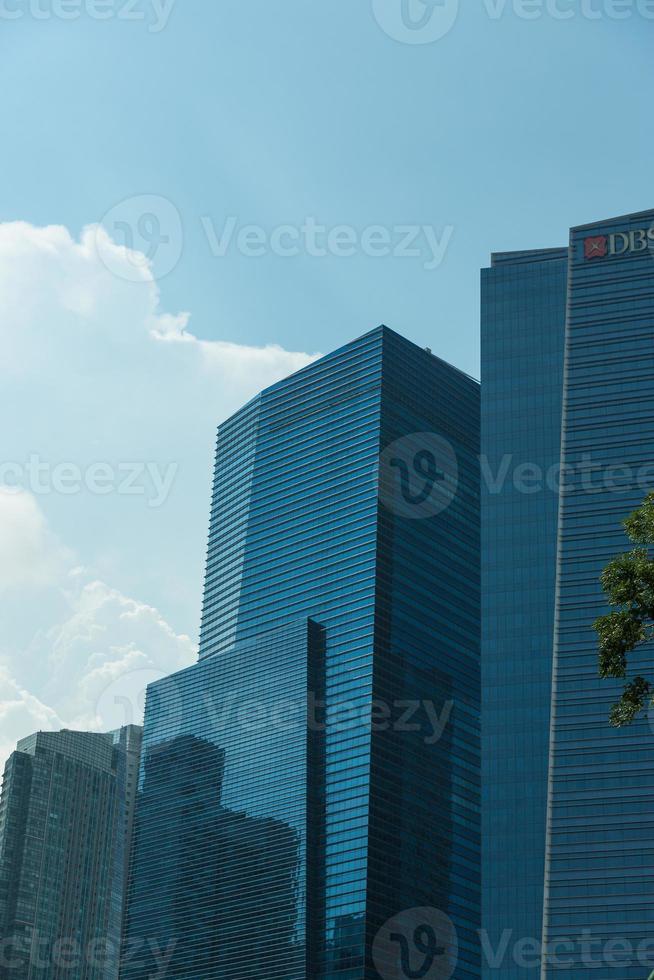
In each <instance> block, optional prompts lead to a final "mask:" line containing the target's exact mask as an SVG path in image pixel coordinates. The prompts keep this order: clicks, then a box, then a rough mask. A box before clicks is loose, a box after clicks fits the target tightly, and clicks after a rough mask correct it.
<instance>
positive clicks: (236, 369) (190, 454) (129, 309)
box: [0, 222, 314, 762]
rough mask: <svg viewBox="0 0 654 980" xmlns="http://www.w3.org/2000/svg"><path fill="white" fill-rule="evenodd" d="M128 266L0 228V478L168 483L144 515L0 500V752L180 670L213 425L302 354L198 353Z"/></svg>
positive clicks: (195, 606)
mask: <svg viewBox="0 0 654 980" xmlns="http://www.w3.org/2000/svg"><path fill="white" fill-rule="evenodd" d="M136 258H138V259H139V261H138V262H137V263H136V264H137V267H138V269H139V276H138V277H135V275H134V259H135V256H134V254H132V253H129V252H128V250H127V249H124V248H121V247H119V246H118V245H116V244H115V243H114V242H112V241H111V239H110V238H109V237H108V235H107V233H106V231H104V230H103V229H102V228H98V227H97V226H92V227H88V228H86V229H85V230H84V231H83V232H82V234H81V236H80V238H79V239H76V238H75V237H73V235H71V233H70V232H69V231H68V229H66V228H64V227H60V226H48V227H41V228H37V227H34V226H33V225H30V224H28V223H26V222H13V223H5V224H0V345H1V349H2V357H1V358H0V411H1V412H2V417H3V418H5V419H9V418H11V419H12V424H11V425H8V426H5V427H4V430H3V437H2V444H1V446H0V464H2V463H9V464H11V465H12V466H14V472H15V471H16V470H17V471H18V472H21V471H22V472H26V466H25V464H26V462H27V461H28V460H29V458H30V457H31V456H32V455H34V454H36V455H38V456H39V458H42V459H45V460H47V462H48V464H49V465H50V467H51V468H53V467H55V466H57V465H58V464H60V463H66V464H67V463H72V464H75V465H76V466H78V467H80V468H81V469H82V470H85V468H86V467H89V466H91V465H94V464H96V463H103V462H108V463H111V464H113V465H114V467H119V465H120V463H122V462H127V463H131V462H137V461H142V462H147V461H157V462H158V463H159V464H160V466H161V467H166V466H169V465H171V464H174V466H175V468H176V469H175V472H176V473H177V476H176V479H175V482H174V486H173V490H172V492H171V493H170V494H169V495H168V496H167V497H166V500H165V504H163V505H162V506H161V507H159V508H158V509H148V506H147V501H146V500H145V498H144V497H139V496H132V495H129V494H127V493H124V494H123V493H121V492H118V491H117V490H115V489H114V491H112V493H111V494H109V495H108V496H98V495H95V496H94V495H92V494H91V493H89V492H88V490H87V489H84V488H82V490H81V491H80V492H76V493H74V494H72V495H70V496H67V495H65V494H63V493H61V492H52V491H51V490H50V491H47V492H44V493H43V494H41V492H40V491H37V490H36V489H35V488H34V487H33V486H32V487H31V489H32V490H33V491H34V492H35V493H37V496H36V497H35V496H34V495H33V494H32V493H27V492H18V493H15V492H13V493H10V492H8V490H7V488H2V487H1V486H0V619H1V621H2V622H3V630H2V634H1V635H0V669H2V676H1V677H0V720H2V722H3V724H2V742H1V743H0V755H2V753H5V754H6V751H7V746H10V747H13V743H14V742H15V740H16V739H17V738H18V737H20V736H22V735H27V734H29V733H30V732H31V731H33V730H35V729H36V728H38V727H50V726H52V727H58V726H59V725H61V724H65V725H73V726H78V727H82V726H86V727H95V728H98V729H100V728H108V727H113V726H115V725H117V724H122V723H125V722H126V721H130V720H136V719H137V717H138V714H139V712H140V710H141V702H142V693H143V690H144V688H145V686H146V684H147V683H148V682H149V681H151V680H154V679H156V678H157V677H160V676H163V675H164V674H167V673H170V672H171V671H175V670H178V669H179V668H180V667H183V666H186V665H187V664H189V663H191V662H193V659H194V657H195V643H194V641H193V639H191V638H190V637H192V636H194V635H195V633H196V630H197V617H198V613H199V609H200V602H201V576H202V563H203V555H204V550H205V546H206V528H207V519H208V509H209V500H210V472H211V455H212V447H213V443H214V438H215V435H214V433H215V426H216V424H217V423H218V422H219V421H220V420H221V419H222V418H225V417H227V416H228V415H230V414H231V413H232V412H233V411H235V410H236V409H237V408H238V407H239V406H240V405H241V404H243V403H245V402H246V401H248V400H249V399H250V398H251V397H252V396H253V395H254V394H255V393H256V392H257V391H258V390H260V389H261V388H263V387H265V386H267V385H269V384H272V383H274V382H275V381H277V380H279V379H280V378H282V377H284V376H286V375H287V374H289V373H292V372H293V371H296V370H298V369H299V368H301V367H303V366H304V365H306V364H308V363H309V362H310V361H311V360H312V359H313V357H314V355H312V354H309V353H303V352H293V351H287V350H284V349H283V348H282V347H280V346H278V345H276V344H273V343H271V344H265V345H262V346H260V347H256V346H251V345H244V344H239V343H237V342H236V341H237V339H238V338H234V337H230V336H229V332H228V331H227V332H226V334H227V336H226V339H221V340H204V339H200V336H199V334H200V331H199V330H198V329H195V330H194V332H191V329H190V324H191V320H190V316H189V314H188V313H183V312H182V313H176V312H170V311H166V310H163V309H162V308H161V294H160V290H159V286H158V284H157V282H156V281H155V279H154V278H153V274H152V268H151V266H150V264H149V263H148V262H147V261H145V260H144V257H143V256H136ZM135 278H136V279H138V280H139V281H134V279H135ZM218 285H219V284H218ZM217 320H218V322H220V311H219V309H218V311H217ZM223 334H225V331H223ZM5 479H6V478H5ZM1 483H2V471H0V484H1ZM133 596H138V597H142V599H143V600H146V601H140V599H135V598H132V597H133ZM180 622H181V623H182V624H183V625H182V626H181V628H180V627H179V626H177V627H174V626H173V625H171V624H173V623H180ZM1 761H2V760H1V759H0V762H1Z"/></svg>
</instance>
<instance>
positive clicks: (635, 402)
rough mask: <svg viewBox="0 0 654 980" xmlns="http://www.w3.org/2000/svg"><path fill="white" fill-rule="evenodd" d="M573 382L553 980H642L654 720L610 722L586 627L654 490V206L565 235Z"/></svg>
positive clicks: (560, 590) (560, 614)
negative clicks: (626, 523) (629, 528)
mask: <svg viewBox="0 0 654 980" xmlns="http://www.w3.org/2000/svg"><path fill="white" fill-rule="evenodd" d="M565 377H566V384H565V395H564V410H563V435H562V464H563V474H564V476H563V492H562V494H561V512H560V521H559V549H558V554H559V560H558V587H557V602H556V626H555V643H554V684H553V696H552V715H553V717H552V742H551V762H550V789H549V815H548V834H547V872H546V883H545V884H546V891H545V919H544V923H545V941H546V943H548V944H552V950H551V952H552V955H551V957H550V961H549V962H548V963H547V964H546V967H545V969H544V977H547V978H548V980H549V978H551V977H555V976H556V977H557V978H560V980H580V978H583V977H594V978H596V980H605V978H608V977H616V976H619V977H620V980H641V978H642V977H644V976H647V975H648V971H649V970H652V969H654V943H653V941H652V940H653V937H654V875H653V873H652V847H653V846H654V788H653V787H654V737H653V734H652V729H651V727H650V724H649V723H648V720H647V719H642V718H641V719H640V720H639V721H637V722H636V723H635V724H634V725H633V726H632V727H629V728H626V729H621V730H617V731H616V730H615V729H611V728H609V725H608V715H609V709H610V706H611V704H612V703H613V702H614V701H615V700H617V696H618V695H619V693H620V692H621V689H622V685H621V683H620V682H610V681H605V680H602V681H601V680H599V679H598V677H597V637H596V636H595V634H594V632H593V630H592V628H591V627H592V623H593V621H594V620H595V619H596V617H597V616H598V615H600V614H602V613H604V612H606V600H605V598H604V597H603V595H602V591H601V588H600V584H599V576H600V573H601V571H602V568H603V567H604V566H605V564H606V563H607V561H608V560H609V559H611V558H612V557H614V556H615V555H616V554H618V553H620V552H621V551H626V550H629V548H630V545H629V542H628V541H627V540H626V538H625V535H624V531H623V529H622V527H621V522H622V520H623V519H624V518H625V517H626V516H627V515H628V514H629V513H630V512H631V511H632V510H633V509H634V508H635V507H636V506H638V504H640V503H641V502H642V500H643V497H644V496H645V494H646V493H647V492H648V491H649V490H651V489H653V488H654V465H653V463H654V460H653V455H652V453H653V448H654V382H653V380H652V379H653V377H654V211H649V212H644V213H640V214H634V215H630V216H627V217H622V218H616V219H613V220H610V221H602V222H599V223H596V224H593V225H589V226H585V227H580V228H574V229H573V230H572V233H571V238H570V280H569V299H568V322H567V333H566V349H565ZM652 655H653V650H652V646H651V645H648V646H647V647H644V648H642V649H641V650H640V651H638V652H637V653H636V654H635V655H634V656H632V658H631V668H632V670H633V675H634V676H635V675H636V673H639V672H640V673H645V675H646V676H649V675H651V665H652ZM554 944H556V949H555V948H554ZM612 944H613V945H612ZM639 948H640V952H639Z"/></svg>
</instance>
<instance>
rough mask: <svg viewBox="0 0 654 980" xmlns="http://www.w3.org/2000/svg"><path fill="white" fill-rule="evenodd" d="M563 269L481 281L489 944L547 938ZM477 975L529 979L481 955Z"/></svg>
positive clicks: (526, 269)
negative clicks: (545, 882)
mask: <svg viewBox="0 0 654 980" xmlns="http://www.w3.org/2000/svg"><path fill="white" fill-rule="evenodd" d="M567 268H568V253H567V249H546V250H542V251H529V252H510V253H503V254H497V255H494V256H493V260H492V266H491V268H490V269H486V270H484V271H483V273H482V304H481V309H482V319H481V342H482V693H483V696H482V760H483V764H482V798H483V807H482V813H483V820H482V841H483V846H482V883H483V890H482V894H483V897H482V924H483V927H484V930H485V933H487V943H488V944H489V946H488V947H487V948H488V949H491V948H492V949H493V950H500V949H501V943H502V937H503V936H505V935H507V932H508V933H509V934H510V937H511V938H510V948H512V946H513V944H515V943H516V942H519V941H520V940H521V939H527V938H530V937H532V938H535V939H538V940H540V937H541V931H542V919H543V875H544V870H545V824H546V811H547V773H548V760H549V735H550V696H551V689H552V636H553V629H554V592H555V581H556V533H557V518H558V505H559V501H558V493H557V492H556V483H555V480H554V478H558V474H556V473H555V472H554V468H555V467H556V466H557V465H558V463H559V456H560V449H561V410H562V394H563V344H564V334H565V309H566V290H567ZM534 468H536V469H534ZM533 473H536V474H537V476H536V480H534V479H533V475H532V474H533ZM538 474H540V475H538ZM529 477H531V481H530V480H529ZM548 477H549V478H548ZM532 972H533V971H532ZM482 973H483V976H484V977H488V978H491V977H493V978H497V977H500V976H501V977H502V980H511V978H513V977H525V976H527V975H528V973H529V971H527V970H526V969H525V967H524V965H521V964H520V963H516V962H515V961H514V959H513V958H512V956H510V955H508V956H504V957H503V958H502V963H501V969H498V968H497V967H496V966H495V965H494V961H493V958H492V956H489V955H487V954H486V953H485V954H484V960H483V971H482Z"/></svg>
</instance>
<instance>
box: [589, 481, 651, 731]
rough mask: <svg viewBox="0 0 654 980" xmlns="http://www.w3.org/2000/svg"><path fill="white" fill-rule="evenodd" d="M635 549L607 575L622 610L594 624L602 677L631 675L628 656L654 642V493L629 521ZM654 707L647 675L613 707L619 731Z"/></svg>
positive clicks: (613, 600)
mask: <svg viewBox="0 0 654 980" xmlns="http://www.w3.org/2000/svg"><path fill="white" fill-rule="evenodd" d="M624 528H625V530H626V532H627V535H628V536H629V538H630V539H631V541H633V543H634V544H637V545H639V547H638V548H635V549H634V550H633V551H629V552H627V553H626V554H623V555H618V557H617V558H614V559H613V561H611V562H609V564H608V565H607V566H606V568H605V569H604V571H603V572H602V578H601V582H602V587H603V589H604V592H605V593H606V595H607V598H608V600H609V603H610V605H611V606H615V607H617V608H616V609H614V610H613V611H612V612H610V613H608V615H606V616H600V617H599V619H597V620H596V621H595V623H594V628H595V630H596V631H597V635H598V637H599V672H600V677H602V678H605V677H618V678H625V677H626V676H627V667H628V662H627V657H628V654H630V653H631V652H632V651H633V650H635V649H636V647H638V646H640V645H641V644H642V643H646V642H647V641H648V640H651V639H653V638H654V559H652V558H650V555H649V552H648V546H651V545H654V492H652V493H650V494H648V495H647V497H646V498H645V500H644V502H643V503H642V504H641V506H640V507H639V508H638V509H637V510H635V511H634V512H633V514H630V516H629V517H628V518H627V519H626V520H625V521H624ZM651 703H654V684H653V683H652V682H650V681H648V680H646V679H645V678H644V677H636V678H634V680H632V681H630V682H629V683H628V684H627V685H626V687H625V689H624V692H623V694H622V697H621V698H620V700H619V701H618V703H617V704H614V705H613V708H612V709H611V715H610V721H611V725H613V727H614V728H622V727H623V726H624V725H630V724H631V723H632V721H634V719H635V718H637V717H638V715H639V714H640V713H641V712H642V711H644V710H645V709H646V708H647V707H648V705H649V704H651Z"/></svg>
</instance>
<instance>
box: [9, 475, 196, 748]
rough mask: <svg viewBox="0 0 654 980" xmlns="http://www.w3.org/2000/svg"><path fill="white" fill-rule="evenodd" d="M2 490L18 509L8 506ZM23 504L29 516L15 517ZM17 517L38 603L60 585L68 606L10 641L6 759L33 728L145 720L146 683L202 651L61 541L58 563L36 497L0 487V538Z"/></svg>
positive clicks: (102, 726) (19, 547)
mask: <svg viewBox="0 0 654 980" xmlns="http://www.w3.org/2000/svg"><path fill="white" fill-rule="evenodd" d="M4 498H7V499H6V501H5V503H6V502H10V503H11V504H12V505H13V504H15V503H16V502H19V504H20V507H19V508H16V507H12V506H4V507H3V506H1V504H2V501H3V500H4ZM16 512H18V513H19V514H20V516H21V518H23V519H21V520H20V521H19V522H18V523H16V522H15V521H14V518H15V516H16ZM25 515H27V519H25ZM12 522H13V524H12ZM10 525H11V526H12V528H13V532H15V535H14V537H13V539H12V544H13V547H14V549H15V552H16V554H18V555H21V554H24V555H28V557H29V561H30V563H31V566H32V571H33V575H32V576H28V575H27V574H26V575H25V576H24V578H23V581H22V584H23V586H24V588H27V587H28V586H33V585H34V584H38V586H39V589H40V591H39V596H38V600H39V602H40V603H42V601H43V592H44V590H46V591H47V590H48V589H49V590H51V591H55V592H57V594H58V595H59V596H60V597H62V598H63V600H64V606H63V609H62V611H60V612H59V616H58V619H57V621H56V622H55V623H53V624H51V625H50V626H49V627H48V628H46V629H40V630H37V632H36V634H35V636H34V638H33V640H32V643H31V644H30V646H29V648H28V649H27V651H25V652H24V651H22V650H18V651H13V653H12V652H11V651H9V650H8V649H7V647H6V645H4V647H3V650H4V652H3V657H2V660H3V663H2V664H0V732H1V733H2V734H1V736H0V767H2V765H3V764H4V761H5V759H6V758H7V756H8V755H9V754H10V752H11V751H12V750H13V748H14V747H15V743H16V741H17V740H18V739H19V738H22V737H24V736H26V735H29V734H31V733H32V732H33V731H37V730H40V729H45V730H55V729H57V728H61V727H64V726H66V727H70V728H77V729H82V730H91V731H93V730H95V731H108V730H110V729H112V728H118V727H119V726H120V725H124V724H132V723H133V724H140V722H141V720H142V714H143V706H144V700H145V691H146V687H147V685H148V684H150V683H152V682H153V681H155V680H158V679H160V678H161V677H164V676H166V675H168V674H170V673H174V672H175V671H178V670H181V669H183V668H184V667H187V666H189V665H190V664H192V663H193V662H194V661H195V659H196V656H197V650H196V647H195V644H194V643H193V642H192V640H191V639H190V637H188V636H186V635H184V634H178V633H176V632H175V631H174V630H173V628H172V627H171V626H170V625H169V623H168V622H167V621H166V619H165V618H164V617H163V616H162V614H161V613H160V612H159V611H158V610H157V609H155V608H154V607H152V606H150V605H147V604H146V603H143V602H139V601H137V600H136V599H132V598H129V597H128V596H125V595H123V594H122V593H121V592H119V591H118V590H117V589H114V588H111V587H110V586H108V585H107V584H106V583H104V582H101V581H98V580H97V579H89V576H88V573H87V572H86V571H85V569H83V568H82V567H80V566H79V565H75V564H74V562H73V557H74V556H73V555H72V554H71V553H70V552H65V551H64V550H63V549H61V548H59V550H58V551H57V557H58V561H57V562H56V564H55V563H53V562H52V561H51V552H52V548H53V545H52V536H51V534H50V532H49V530H48V527H47V523H46V521H45V517H44V515H43V513H42V512H41V510H40V509H39V507H38V504H37V502H36V501H35V500H34V498H32V497H30V496H29V495H28V494H20V495H13V494H4V493H2V494H0V542H2V541H4V540H6V538H7V530H8V526H10ZM19 529H20V531H22V537H21V536H20V534H19V533H18V530H19ZM43 569H46V570H47V575H46V574H45V573H44V572H43V573H42V572H39V571H38V570H43ZM16 585H17V583H15V582H14V583H12V587H15V586H16Z"/></svg>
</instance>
